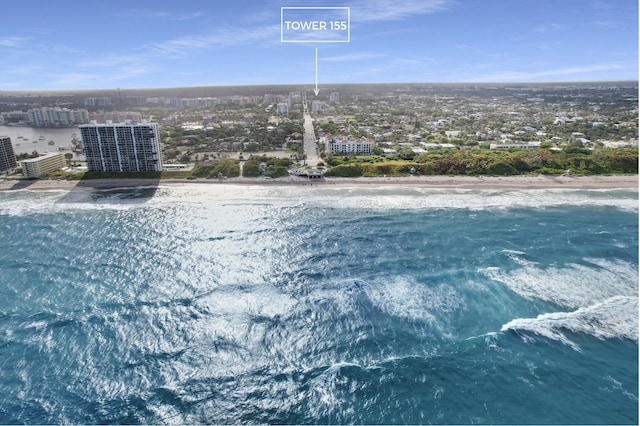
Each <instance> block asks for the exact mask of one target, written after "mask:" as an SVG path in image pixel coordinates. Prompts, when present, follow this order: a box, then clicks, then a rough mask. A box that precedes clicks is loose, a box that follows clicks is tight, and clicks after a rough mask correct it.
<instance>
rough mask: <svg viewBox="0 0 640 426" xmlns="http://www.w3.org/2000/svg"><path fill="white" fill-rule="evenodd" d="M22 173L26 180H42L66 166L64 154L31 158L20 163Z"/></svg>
mask: <svg viewBox="0 0 640 426" xmlns="http://www.w3.org/2000/svg"><path fill="white" fill-rule="evenodd" d="M20 165H21V166H22V172H23V174H24V177H26V178H30V179H33V178H36V179H37V178H41V177H45V176H47V175H49V174H50V173H52V172H55V171H56V170H60V169H61V168H63V167H64V166H65V163H64V154H63V153H61V152H55V153H51V154H45V155H42V156H40V157H37V158H30V159H28V160H22V161H21V162H20Z"/></svg>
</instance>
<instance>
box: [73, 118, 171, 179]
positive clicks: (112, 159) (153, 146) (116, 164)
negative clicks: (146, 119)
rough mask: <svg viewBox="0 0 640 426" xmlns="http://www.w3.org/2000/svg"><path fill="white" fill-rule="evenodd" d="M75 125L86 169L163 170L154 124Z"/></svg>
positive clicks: (115, 170)
mask: <svg viewBox="0 0 640 426" xmlns="http://www.w3.org/2000/svg"><path fill="white" fill-rule="evenodd" d="M78 128H79V129H80V136H81V137H82V144H83V149H84V154H85V156H86V158H87V170H88V171H90V172H160V171H162V150H161V148H160V137H159V136H158V124H157V123H134V122H124V123H119V124H112V123H107V124H96V123H92V124H85V125H82V126H78Z"/></svg>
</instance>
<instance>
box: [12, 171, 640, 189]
mask: <svg viewBox="0 0 640 426" xmlns="http://www.w3.org/2000/svg"><path fill="white" fill-rule="evenodd" d="M191 184H196V185H205V184H206V185H237V186H253V185H261V186H289V185H296V186H313V187H323V186H326V187H336V186H340V187H368V186H405V187H423V188H442V189H629V188H631V189H638V187H639V180H638V175H597V176H548V175H537V176H408V177H358V178H334V177H329V178H324V180H320V181H311V180H308V179H306V178H296V177H292V176H289V177H284V178H278V179H269V180H267V179H256V178H229V179H224V180H222V181H220V180H218V179H195V180H194V179H146V178H141V179H130V178H127V179H91V180H83V181H67V180H49V179H38V180H14V179H3V180H0V191H14V190H21V189H26V190H33V191H43V190H44V191H46V190H67V191H72V190H100V189H115V188H133V187H144V186H174V187H175V186H185V185H191Z"/></svg>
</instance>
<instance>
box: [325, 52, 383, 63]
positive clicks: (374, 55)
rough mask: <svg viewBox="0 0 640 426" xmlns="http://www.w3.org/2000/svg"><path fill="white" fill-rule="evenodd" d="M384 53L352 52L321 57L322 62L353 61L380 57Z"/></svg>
mask: <svg viewBox="0 0 640 426" xmlns="http://www.w3.org/2000/svg"><path fill="white" fill-rule="evenodd" d="M382 56H383V55H381V54H379V53H352V54H346V55H338V56H329V57H326V58H324V57H323V58H320V59H321V60H322V62H353V61H363V60H365V59H376V58H380V57H382Z"/></svg>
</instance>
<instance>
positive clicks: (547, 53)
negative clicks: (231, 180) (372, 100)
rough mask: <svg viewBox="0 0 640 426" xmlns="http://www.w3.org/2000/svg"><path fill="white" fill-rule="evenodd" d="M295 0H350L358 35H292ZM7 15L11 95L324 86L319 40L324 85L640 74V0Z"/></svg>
mask: <svg viewBox="0 0 640 426" xmlns="http://www.w3.org/2000/svg"><path fill="white" fill-rule="evenodd" d="M300 3H304V4H300ZM288 6H336V7H339V6H340V7H345V6H346V7H349V8H350V11H351V22H350V34H351V39H350V42H348V43H282V42H281V40H280V30H281V28H280V12H281V7H288ZM4 17H5V25H4V26H3V29H2V31H0V55H2V57H3V59H4V61H3V67H2V69H1V70H0V90H59V89H67V90H73V89H96V88H116V87H121V88H125V89H126V88H145V87H149V88H151V87H185V86H187V87H192V86H208V85H260V84H309V85H310V87H312V86H313V84H314V81H315V72H316V66H315V49H316V48H317V49H318V69H317V74H318V83H319V85H320V86H319V87H320V89H321V90H322V85H323V84H350V83H382V82H390V83H394V82H398V83H400V82H436V83H437V82H478V83H482V82H550V81H602V80H609V81H611V80H637V79H638V4H637V2H633V1H627V0H615V1H608V2H602V1H599V0H568V1H564V2H555V1H551V0H540V1H529V0H525V1H518V2H512V1H506V0H487V1H483V2H476V1H473V2H472V1H462V0H421V1H417V0H403V1H398V2H391V1H387V0H375V1H365V0H353V1H336V2H331V4H327V3H326V2H324V1H322V2H321V1H305V2H290V1H287V2H283V1H259V2H255V1H251V2H249V1H246V0H240V1H236V2H233V3H226V4H220V3H215V4H212V3H210V2H197V1H188V2H181V3H175V2H168V1H154V2H150V1H141V2H137V3H136V5H135V6H131V4H130V3H128V2H124V1H121V0H117V1H110V2H96V3H95V4H92V7H91V9H90V10H89V9H87V8H86V5H85V4H84V3H80V2H78V1H76V0H72V1H69V2H65V3H63V4H53V3H43V4H40V5H38V7H37V8H34V7H32V5H31V4H28V3H24V4H20V3H15V4H13V5H12V7H11V8H9V9H6V10H5V11H4ZM98 22H99V23H100V25H96V23H98ZM102 23H104V24H105V25H102ZM115 28H117V31H114V29H115ZM312 89H313V87H312Z"/></svg>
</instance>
